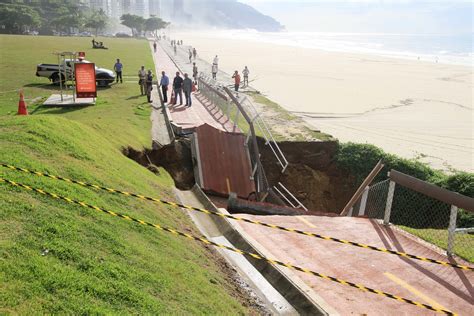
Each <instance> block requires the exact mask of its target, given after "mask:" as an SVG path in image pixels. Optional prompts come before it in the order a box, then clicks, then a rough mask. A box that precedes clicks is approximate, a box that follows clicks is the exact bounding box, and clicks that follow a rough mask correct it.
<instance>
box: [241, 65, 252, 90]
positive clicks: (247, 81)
mask: <svg viewBox="0 0 474 316" xmlns="http://www.w3.org/2000/svg"><path fill="white" fill-rule="evenodd" d="M249 73H250V71H249V69H248V68H247V66H245V68H244V70H242V74H243V75H244V87H248V85H249Z"/></svg>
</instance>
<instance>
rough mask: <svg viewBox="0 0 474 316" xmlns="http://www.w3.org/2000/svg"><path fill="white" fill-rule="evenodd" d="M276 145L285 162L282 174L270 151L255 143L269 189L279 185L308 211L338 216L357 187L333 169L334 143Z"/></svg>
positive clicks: (353, 179)
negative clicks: (333, 213) (331, 213)
mask: <svg viewBox="0 0 474 316" xmlns="http://www.w3.org/2000/svg"><path fill="white" fill-rule="evenodd" d="M278 145H279V146H280V148H281V150H282V152H283V153H284V155H285V157H286V159H287V160H288V162H289V165H288V167H287V169H286V171H285V173H283V174H282V173H281V167H280V166H279V165H278V163H277V160H276V158H275V156H274V155H273V152H272V151H271V149H270V148H269V147H268V146H266V145H265V142H264V140H262V139H259V148H260V154H261V161H262V164H263V167H264V169H265V172H266V176H267V178H268V181H269V183H270V185H271V186H273V185H276V184H277V183H278V182H281V183H283V185H284V186H285V187H286V188H287V189H288V190H289V191H290V192H292V193H293V194H294V195H295V196H296V198H298V199H299V200H300V201H301V202H302V203H303V204H304V205H305V206H306V207H307V208H308V209H310V210H312V211H316V212H340V211H341V210H342V209H343V208H344V206H345V204H346V203H347V201H349V199H350V198H351V196H352V194H353V193H354V192H355V190H356V189H357V186H356V185H357V184H356V182H355V178H354V177H353V176H351V175H350V174H349V173H348V172H345V171H343V170H341V169H340V168H338V166H337V165H336V162H335V158H336V154H337V147H338V144H337V142H335V141H326V142H320V141H318V142H279V143H278Z"/></svg>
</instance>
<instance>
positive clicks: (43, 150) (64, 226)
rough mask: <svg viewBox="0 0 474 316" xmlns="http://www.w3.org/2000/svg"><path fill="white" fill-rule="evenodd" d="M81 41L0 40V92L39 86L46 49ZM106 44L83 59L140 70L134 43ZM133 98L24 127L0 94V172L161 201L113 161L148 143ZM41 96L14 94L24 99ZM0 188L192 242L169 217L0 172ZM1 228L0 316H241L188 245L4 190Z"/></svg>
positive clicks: (166, 193) (41, 114) (107, 100)
mask: <svg viewBox="0 0 474 316" xmlns="http://www.w3.org/2000/svg"><path fill="white" fill-rule="evenodd" d="M89 41H90V39H87V38H85V39H80V38H48V37H35V38H33V37H11V36H2V37H0V45H1V46H2V51H1V56H0V57H1V58H0V73H2V76H1V78H0V91H7V90H11V89H16V88H18V87H21V86H24V85H30V84H31V83H37V82H38V83H39V82H41V83H44V81H45V80H46V79H37V78H36V77H34V71H35V69H34V68H35V64H36V63H40V62H50V61H54V57H53V56H52V55H51V51H53V50H56V49H57V50H59V49H64V50H84V47H89V46H90V45H89V44H90V43H89ZM105 43H106V44H107V45H108V46H110V47H111V49H110V50H109V51H97V52H92V51H90V50H87V49H85V51H86V53H87V56H88V59H90V60H94V61H96V62H97V63H98V64H99V65H103V66H109V67H111V64H113V60H114V58H115V57H116V56H117V57H121V58H122V59H123V61H124V65H125V67H126V68H125V74H126V75H133V74H134V73H135V69H138V67H139V65H140V64H141V63H142V62H143V63H145V65H146V66H150V65H151V57H150V56H149V53H148V47H147V45H146V43H145V42H143V41H141V42H140V41H135V40H127V39H123V40H119V39H106V40H105ZM32 52H34V54H33V53H32ZM12 69H15V72H12V71H11V70H12ZM6 73H11V75H10V76H5V74H6ZM15 73H19V74H21V75H16V74H15ZM132 81H133V82H135V81H136V80H135V78H133V79H132ZM137 91H138V85H137V84H125V83H124V84H123V85H119V86H114V87H112V88H111V89H107V90H104V91H100V92H99V99H98V104H97V105H96V106H94V107H88V108H82V109H71V110H69V111H68V110H63V109H59V108H52V109H42V108H40V109H39V110H37V111H36V112H35V114H34V115H32V116H28V117H17V116H15V115H13V113H14V112H16V104H17V95H16V93H0V161H2V162H8V163H11V164H15V165H18V166H24V167H28V168H31V169H38V170H43V171H47V172H50V173H53V174H61V175H64V176H68V177H71V178H75V179H82V180H84V181H90V182H96V183H101V184H104V185H108V186H111V187H116V188H122V189H125V190H129V191H135V192H141V193H144V194H149V195H154V196H161V197H163V198H166V199H171V198H172V196H171V192H170V189H169V188H170V187H171V185H172V180H171V178H170V177H169V176H168V175H167V174H166V172H165V171H163V170H162V171H161V175H160V176H158V177H157V176H155V175H153V174H151V173H150V172H148V171H147V170H145V169H143V168H142V167H140V166H138V165H137V164H136V163H134V162H133V161H130V160H128V159H127V158H125V157H124V156H122V155H121V153H120V149H121V146H125V145H133V146H135V147H139V146H148V145H150V142H151V140H150V136H149V133H150V132H149V131H150V123H149V117H148V114H149V110H148V107H145V106H146V104H144V103H143V99H141V98H140V99H137V98H133V97H134V96H136V94H137V93H136V92H137ZM50 92H51V91H50V90H48V87H46V89H45V88H38V87H26V88H25V93H26V96H27V98H28V99H31V98H33V97H44V96H47V95H49V93H50ZM130 97H132V98H131V99H129V98H130ZM30 110H31V108H30ZM0 176H2V177H6V178H9V179H12V180H16V181H18V182H22V183H26V184H30V185H32V186H35V187H39V188H42V189H44V190H48V191H51V192H55V193H58V194H62V195H66V196H69V197H72V198H75V199H79V200H84V201H86V202H89V203H91V204H95V205H97V206H100V207H104V208H108V209H111V210H116V211H121V212H124V213H127V214H130V215H133V216H135V217H138V218H141V219H144V220H148V221H151V222H155V223H160V224H163V225H168V226H171V227H176V228H178V229H180V230H184V231H188V232H191V233H194V234H198V233H197V232H196V231H195V229H194V228H193V226H192V225H191V223H190V221H189V219H188V217H187V215H186V214H184V213H183V211H181V210H178V209H171V208H167V207H165V206H162V205H156V204H151V203H148V202H140V201H138V200H134V199H131V198H127V197H123V196H116V195H110V194H106V193H100V192H94V191H92V190H88V189H86V188H82V187H78V186H73V185H67V184H66V183H62V182H57V181H54V180H51V179H46V178H39V177H34V176H28V175H26V174H20V173H16V172H13V171H7V170H4V169H0ZM0 218H1V219H0V242H1V258H2V259H1V260H2V263H1V265H2V267H1V269H0V271H1V272H0V273H1V274H0V279H1V280H2V281H1V283H0V287H1V290H0V301H1V302H2V303H1V304H0V312H15V313H22V314H27V313H31V312H32V311H34V312H36V313H74V314H77V313H136V314H144V313H153V314H158V313H160V314H170V313H172V314H184V313H194V314H202V313H210V314H224V313H225V314H232V313H235V314H242V313H245V309H244V308H242V307H241V305H240V304H239V302H238V301H237V300H236V299H234V298H233V297H232V290H233V289H231V288H230V286H229V285H228V284H229V283H228V281H227V280H226V277H225V276H224V275H222V272H220V271H219V269H218V267H217V266H216V263H215V262H214V261H213V260H211V259H210V258H209V257H210V256H209V254H210V253H209V252H208V251H207V250H206V249H205V248H203V247H202V246H201V245H199V244H196V243H194V242H190V241H188V240H185V239H183V238H180V237H175V236H173V235H170V234H166V233H163V232H159V231H155V230H153V229H151V228H147V227H143V226H139V225H136V224H134V223H130V222H127V221H123V220H120V219H117V218H115V217H111V216H107V215H103V214H101V213H98V212H95V211H92V210H87V209H84V208H81V207H79V206H74V205H71V204H66V203H64V202H61V201H56V200H52V199H50V198H47V197H43V196H40V195H38V194H34V193H29V192H26V191H23V190H20V189H16V188H12V187H8V186H6V185H0ZM46 249H47V250H48V251H49V252H48V253H47V254H46V255H44V256H43V255H42V253H43V251H44V250H46Z"/></svg>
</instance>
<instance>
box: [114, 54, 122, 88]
mask: <svg viewBox="0 0 474 316" xmlns="http://www.w3.org/2000/svg"><path fill="white" fill-rule="evenodd" d="M122 69H123V65H122V63H121V62H120V59H117V62H116V63H115V65H114V70H115V76H116V83H118V82H119V78H120V83H123V80H122Z"/></svg>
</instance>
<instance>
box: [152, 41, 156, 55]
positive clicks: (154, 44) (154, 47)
mask: <svg viewBox="0 0 474 316" xmlns="http://www.w3.org/2000/svg"><path fill="white" fill-rule="evenodd" d="M153 50H154V51H155V53H156V41H155V42H154V43H153Z"/></svg>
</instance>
